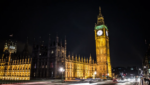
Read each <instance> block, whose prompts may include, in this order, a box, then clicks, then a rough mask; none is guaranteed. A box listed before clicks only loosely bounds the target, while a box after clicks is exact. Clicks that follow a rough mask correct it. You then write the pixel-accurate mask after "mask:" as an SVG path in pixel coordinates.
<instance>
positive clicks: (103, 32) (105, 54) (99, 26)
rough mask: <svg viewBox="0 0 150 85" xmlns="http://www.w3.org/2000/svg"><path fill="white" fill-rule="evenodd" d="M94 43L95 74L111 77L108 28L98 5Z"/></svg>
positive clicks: (101, 76) (104, 77)
mask: <svg viewBox="0 0 150 85" xmlns="http://www.w3.org/2000/svg"><path fill="white" fill-rule="evenodd" d="M94 31H95V43H96V59H97V76H98V77H100V78H103V79H106V76H109V77H112V72H111V62H110V52H109V37H108V28H107V26H106V25H105V23H104V17H103V16H102V14H101V7H99V15H98V17H97V23H96V24H95V29H94Z"/></svg>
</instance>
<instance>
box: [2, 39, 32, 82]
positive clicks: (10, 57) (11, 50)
mask: <svg viewBox="0 0 150 85" xmlns="http://www.w3.org/2000/svg"><path fill="white" fill-rule="evenodd" d="M31 61H32V59H31V58H30V55H29V52H28V45H27V44H26V45H25V48H24V50H23V52H22V53H21V54H18V53H17V44H16V43H15V44H14V43H13V42H11V41H9V42H8V43H7V42H6V43H5V45H4V50H3V55H2V58H1V59H0V80H30V70H31Z"/></svg>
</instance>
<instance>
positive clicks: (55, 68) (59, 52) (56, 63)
mask: <svg viewBox="0 0 150 85" xmlns="http://www.w3.org/2000/svg"><path fill="white" fill-rule="evenodd" d="M66 45H67V43H66V39H65V41H64V45H62V42H59V39H58V37H56V40H55V41H51V40H50V38H49V42H48V46H47V45H44V42H41V41H40V42H39V43H35V41H34V44H33V54H32V67H31V68H32V69H31V78H60V77H61V72H59V68H60V67H63V68H65V67H64V66H65V63H64V62H65V61H64V60H65V57H66Z"/></svg>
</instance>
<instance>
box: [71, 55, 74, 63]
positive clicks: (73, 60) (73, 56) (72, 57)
mask: <svg viewBox="0 0 150 85" xmlns="http://www.w3.org/2000/svg"><path fill="white" fill-rule="evenodd" d="M71 59H72V61H74V56H73V53H72V58H71Z"/></svg>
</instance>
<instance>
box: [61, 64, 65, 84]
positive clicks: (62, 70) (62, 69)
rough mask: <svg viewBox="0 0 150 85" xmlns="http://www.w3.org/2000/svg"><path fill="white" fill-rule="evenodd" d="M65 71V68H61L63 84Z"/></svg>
mask: <svg viewBox="0 0 150 85" xmlns="http://www.w3.org/2000/svg"><path fill="white" fill-rule="evenodd" d="M64 71H65V70H64V68H62V67H61V68H60V72H62V82H63V72H64Z"/></svg>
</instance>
